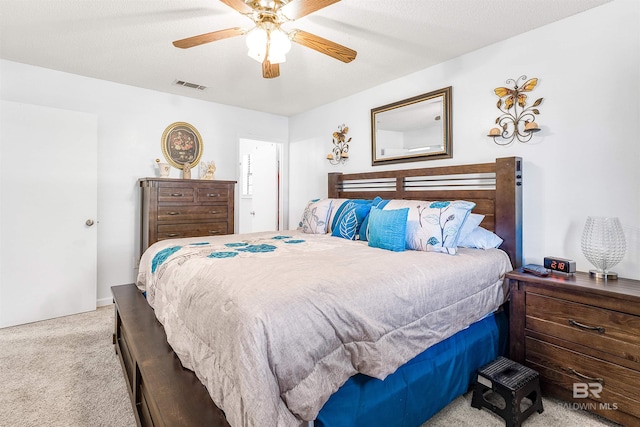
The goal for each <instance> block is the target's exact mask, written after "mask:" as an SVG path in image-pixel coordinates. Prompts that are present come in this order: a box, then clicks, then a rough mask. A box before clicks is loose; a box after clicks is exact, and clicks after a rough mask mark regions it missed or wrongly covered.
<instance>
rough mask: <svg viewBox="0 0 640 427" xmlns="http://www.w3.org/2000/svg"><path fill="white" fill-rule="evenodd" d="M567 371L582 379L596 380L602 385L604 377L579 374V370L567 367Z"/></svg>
mask: <svg viewBox="0 0 640 427" xmlns="http://www.w3.org/2000/svg"><path fill="white" fill-rule="evenodd" d="M569 372H570V373H571V374H573V375H575V376H576V377H578V378H580V379H583V380H587V381H591V382H594V381H595V382H598V383H600V384H602V385H604V379H603V378H595V377H590V376H588V375H585V374H581V373H580V372H578V371H576V370H575V369H573V368H569Z"/></svg>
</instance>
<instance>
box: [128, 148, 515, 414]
mask: <svg viewBox="0 0 640 427" xmlns="http://www.w3.org/2000/svg"><path fill="white" fill-rule="evenodd" d="M521 182H522V172H521V159H519V158H505V159H497V160H496V162H495V163H484V164H473V165H462V166H448V167H437V168H426V169H411V170H403V171H386V172H369V173H363V174H334V173H332V174H330V175H329V191H328V198H327V199H326V200H324V201H323V202H324V203H325V205H326V204H332V203H334V202H335V203H336V205H337V204H338V203H339V204H340V206H345V201H367V205H368V206H369V209H370V211H368V212H370V214H369V215H363V217H362V218H360V223H362V222H363V220H364V219H369V218H370V219H369V221H370V222H369V224H368V226H366V227H364V225H363V227H364V230H368V231H370V233H371V234H370V235H369V234H366V235H363V234H360V237H361V239H360V240H350V239H346V238H340V237H336V236H333V235H332V234H335V233H331V234H327V233H310V232H308V230H305V227H301V229H300V230H288V231H286V232H265V233H252V234H248V235H229V236H218V237H215V238H213V237H202V238H190V239H174V240H167V241H161V242H158V243H156V244H154V245H153V246H152V247H150V248H149V250H147V251H146V252H145V254H143V257H142V259H141V262H140V273H139V276H138V281H137V285H138V287H139V289H140V291H141V292H144V293H145V295H146V301H147V302H148V304H149V305H150V306H151V307H153V309H154V312H155V316H156V317H157V319H158V321H159V322H160V324H162V325H163V328H164V332H165V333H166V337H167V341H168V343H169V344H170V345H171V348H172V349H173V351H174V352H175V353H176V355H177V357H178V358H179V360H180V362H181V364H182V366H184V367H185V368H188V369H189V370H192V371H193V372H194V373H195V375H196V376H197V377H198V379H199V381H200V382H201V383H202V384H204V385H205V386H206V388H207V390H208V393H209V394H210V396H211V398H212V400H213V401H214V402H215V403H216V405H217V406H218V407H220V408H221V409H222V410H223V411H224V413H225V415H226V418H227V421H228V422H229V423H230V424H231V425H232V426H265V425H273V426H299V425H301V424H303V423H304V422H306V421H313V420H315V424H316V425H318V426H337V425H345V426H347V425H349V426H352V425H383V424H384V425H385V426H391V425H407V426H411V425H419V424H420V423H422V422H423V421H424V420H425V419H426V418H428V417H429V416H431V415H432V414H433V413H435V412H437V410H439V409H440V408H441V407H443V406H444V405H446V403H448V402H449V401H450V400H452V399H453V398H455V397H457V396H458V395H459V394H461V393H463V392H464V391H466V390H467V388H468V387H469V383H470V380H471V377H472V374H473V372H474V371H475V369H477V368H478V367H479V366H481V365H482V364H484V363H487V362H488V361H490V360H492V359H493V358H494V357H495V356H496V355H497V354H498V353H499V352H500V348H501V347H502V346H503V345H502V344H501V343H502V342H503V338H504V336H505V332H504V324H505V322H504V319H503V314H499V312H500V308H501V306H502V304H503V303H504V302H505V301H506V293H505V289H504V287H503V278H504V274H505V273H506V272H507V271H509V270H511V269H512V268H513V267H516V266H519V264H520V252H521V218H520V217H521ZM376 200H378V201H380V200H383V201H386V203H387V204H386V206H385V207H384V208H382V207H380V206H381V205H375V203H379V202H376ZM452 200H453V201H456V202H450V201H452ZM327 201H328V203H327ZM423 201H430V203H432V205H431V207H434V209H436V210H437V211H439V212H445V213H446V215H445V220H446V222H448V221H450V220H451V221H455V218H461V217H463V216H464V217H465V218H467V215H468V214H469V212H471V210H473V212H474V214H475V215H482V216H483V218H482V222H481V225H482V227H483V228H484V229H486V230H488V231H492V232H495V234H497V235H499V236H500V237H501V238H502V240H503V243H502V246H501V249H492V248H490V249H484V250H479V249H470V248H458V247H457V244H455V242H454V244H453V245H451V244H449V245H447V247H446V249H445V247H444V246H445V245H444V242H445V241H447V239H449V237H450V236H449V235H448V232H447V231H445V228H442V227H441V228H442V230H441V231H442V233H441V235H440V237H441V239H440V240H441V242H436V243H438V244H436V243H434V242H431V240H429V245H427V244H426V243H425V242H424V241H422V240H420V241H419V242H418V243H417V244H419V245H423V244H424V250H410V251H403V249H404V243H405V236H408V235H409V234H407V232H406V230H405V229H402V231H401V233H391V234H396V236H395V237H394V238H397V234H400V235H401V237H402V248H398V247H397V246H396V247H395V249H394V247H393V246H392V247H391V248H389V247H387V246H385V245H387V244H388V243H387V242H388V241H389V239H391V238H390V237H389V233H388V231H389V229H390V228H389V227H390V226H389V224H392V225H393V227H392V229H393V230H395V228H396V224H401V223H406V224H409V223H411V221H409V220H408V217H407V215H408V212H411V211H410V210H409V208H404V206H414V208H415V207H416V206H417V208H418V209H422V210H424V209H426V208H425V206H424V202H423ZM458 201H464V202H458ZM394 203H395V205H394ZM416 203H418V204H417V205H416ZM465 203H466V205H465ZM310 206H311V204H310ZM314 206H315V205H314ZM454 206H456V207H457V208H458V209H462V208H463V207H464V209H463V210H462V211H466V212H467V213H466V214H465V215H462V214H460V212H462V211H460V210H458V211H452V210H450V209H453V207H454ZM395 207H397V208H395ZM465 209H466V210H465ZM422 210H421V211H420V212H422ZM307 211H308V212H307V213H310V212H311V211H310V210H309V209H308V210H307ZM328 212H333V213H334V214H335V211H332V210H331V207H330V208H328ZM353 212H356V210H355V208H354V210H353ZM451 212H456V213H455V215H454V214H451ZM313 213H314V215H315V216H317V214H319V211H317V210H315V209H314V210H313ZM401 214H404V217H402V215H401ZM327 215H329V214H327ZM320 216H321V217H322V215H320ZM352 216H353V218H355V217H356V215H355V213H354V214H353V215H352ZM323 218H324V217H323ZM326 218H327V220H326V221H325V222H327V223H328V222H330V221H329V218H330V216H327V217H326ZM341 218H342V215H341ZM398 218H399V219H398ZM354 221H355V220H354ZM394 221H395V222H394ZM321 222H322V221H321ZM356 222H358V221H356ZM414 222H415V221H414ZM463 222H464V220H461V222H460V223H459V224H458V225H459V226H460V227H461V226H462V225H463ZM331 223H332V225H333V226H336V223H335V220H334V221H332V222H331ZM380 224H384V227H383V228H380V227H382V225H380ZM339 225H340V226H342V225H343V223H340V224H339ZM361 225H362V224H361ZM335 229H336V230H337V227H336V228H335ZM362 229H363V228H362V227H361V230H362ZM340 230H342V229H340ZM377 230H382V231H380V232H379V231H377ZM305 231H307V232H305ZM341 232H342V231H341ZM449 234H450V233H449ZM364 240H366V241H364ZM396 240H397V239H396ZM436 240H438V239H436ZM448 241H449V242H451V240H448ZM374 242H376V243H374ZM377 242H381V245H382V246H381V245H380V244H378V243H377ZM407 242H408V241H407ZM440 243H442V244H441V245H440ZM407 244H408V243H407ZM381 248H382V249H381ZM443 252H444V253H443ZM452 252H453V253H456V254H455V255H452ZM212 326H213V327H212ZM427 397H428V398H427ZM425 400H426V401H428V402H429V403H428V404H426V405H425V404H424V401H425ZM354 402H360V403H358V404H355V403H354ZM385 416H386V417H388V418H389V420H385V421H384V422H383V424H380V422H382V421H381V420H382V419H383V418H381V417H385Z"/></svg>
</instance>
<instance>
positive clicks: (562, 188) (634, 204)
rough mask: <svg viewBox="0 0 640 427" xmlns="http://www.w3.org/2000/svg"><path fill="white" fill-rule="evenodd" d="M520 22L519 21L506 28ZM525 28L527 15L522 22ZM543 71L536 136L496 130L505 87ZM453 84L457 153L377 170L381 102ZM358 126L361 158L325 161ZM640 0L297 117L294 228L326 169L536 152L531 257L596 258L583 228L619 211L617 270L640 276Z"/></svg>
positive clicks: (530, 198) (528, 209)
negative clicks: (585, 246)
mask: <svg viewBox="0 0 640 427" xmlns="http://www.w3.org/2000/svg"><path fill="white" fill-rule="evenodd" d="M505 25H508V24H505ZM513 25H517V18H515V19H514V24H513ZM523 74H526V75H527V77H529V78H533V77H537V78H538V79H539V83H538V86H537V87H536V88H535V89H534V91H533V92H531V97H532V98H533V99H537V98H538V97H543V98H544V102H543V103H542V105H540V107H539V109H540V112H541V114H540V116H539V118H538V120H537V121H538V122H539V124H540V125H541V128H542V131H541V132H539V133H537V134H536V135H535V136H534V139H533V140H532V142H530V143H528V144H522V143H519V142H515V143H513V144H512V145H510V146H507V147H501V146H497V145H496V144H494V143H493V142H492V140H491V139H490V138H488V137H486V134H487V132H488V130H489V129H490V128H491V127H494V121H495V118H496V117H498V116H499V115H500V112H499V111H498V109H497V108H496V102H497V100H498V98H497V97H496V95H495V94H494V93H493V89H494V88H496V87H498V86H503V85H504V84H505V80H506V79H508V78H513V79H517V78H518V77H520V76H521V75H523ZM446 86H453V156H454V157H453V159H446V160H432V161H426V162H415V163H405V164H401V165H399V166H398V165H389V166H376V167H372V166H371V153H370V150H371V142H370V141H371V135H370V117H369V116H370V110H371V108H375V107H378V106H380V105H385V104H388V103H391V102H394V101H399V100H401V99H405V98H409V97H412V96H415V95H418V94H420V93H425V92H428V91H432V90H436V89H439V88H443V87H446ZM343 123H345V124H346V125H347V126H348V127H349V136H350V137H352V138H353V139H352V142H351V144H350V149H349V157H350V160H349V162H348V163H347V164H345V165H343V166H331V165H330V164H329V162H327V161H326V160H324V159H325V157H326V154H327V153H328V152H329V150H330V147H331V135H332V133H333V132H334V131H335V130H337V128H338V126H339V125H341V124H343ZM639 123H640V2H638V1H637V0H614V1H613V2H612V3H608V4H605V5H603V6H601V7H598V8H595V9H592V10H589V11H587V12H584V13H582V14H579V15H576V16H573V17H570V18H567V19H564V20H562V21H559V22H557V23H554V24H551V25H548V26H545V27H543V28H540V29H537V30H534V31H530V32H528V33H525V34H523V35H520V36H518V37H514V38H512V39H509V40H506V41H504V42H500V43H497V44H494V45H491V46H489V47H486V48H484V49H481V50H478V51H475V52H472V53H469V54H467V55H464V56H461V57H458V58H456V59H454V60H451V61H448V62H446V63H443V64H440V65H437V66H434V67H431V68H428V69H425V70H423V71H420V72H418V73H415V74H412V75H409V76H406V77H404V78H402V79H398V80H395V81H391V82H388V83H386V84H383V85H380V86H378V87H375V88H373V89H371V90H367V91H365V92H361V93H359V94H356V95H353V96H350V97H348V98H344V99H341V100H339V101H337V102H334V103H331V104H327V105H324V106H322V107H319V108H317V109H314V110H312V111H308V112H305V113H303V114H299V115H297V116H294V117H292V118H291V119H290V125H289V135H290V139H289V144H290V172H291V177H292V179H291V182H290V199H289V202H290V225H291V226H295V225H296V224H297V222H298V220H299V218H300V216H301V215H302V211H303V209H304V206H305V205H306V203H307V201H308V200H309V199H312V198H316V197H323V196H326V194H327V182H326V174H327V172H331V171H342V172H345V173H349V172H361V171H367V170H384V169H393V168H398V167H401V168H416V167H429V166H438V165H448V164H464V163H476V162H485V161H492V159H494V158H496V157H508V156H521V157H522V158H523V160H524V188H523V192H524V213H523V215H524V236H523V241H524V249H523V252H524V254H523V255H524V261H525V262H527V263H532V262H533V263H542V258H543V257H544V256H548V255H551V256H561V257H567V258H572V259H575V260H576V261H577V264H578V265H577V266H578V270H583V271H585V270H588V269H590V268H592V266H591V265H590V264H589V263H588V261H587V260H586V259H585V258H584V257H583V255H582V251H581V249H580V236H581V233H582V228H583V225H584V222H585V220H586V217H587V216H588V215H601V216H618V217H620V220H621V221H622V224H623V227H624V230H625V234H626V239H627V254H626V256H625V259H624V260H623V262H622V263H620V264H619V265H618V266H617V267H616V268H614V271H617V272H618V273H619V274H620V275H621V276H622V277H630V278H635V279H640V166H639V164H640V163H639V161H640V141H639V139H640V124H639Z"/></svg>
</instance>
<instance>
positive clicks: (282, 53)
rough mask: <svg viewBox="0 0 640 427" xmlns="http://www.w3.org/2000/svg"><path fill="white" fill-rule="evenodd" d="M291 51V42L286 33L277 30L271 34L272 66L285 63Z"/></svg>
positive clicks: (270, 60)
mask: <svg viewBox="0 0 640 427" xmlns="http://www.w3.org/2000/svg"><path fill="white" fill-rule="evenodd" d="M290 50H291V40H289V36H288V35H287V34H286V33H285V32H284V31H282V30H281V29H279V28H277V29H275V30H273V31H271V32H270V33H269V62H271V63H272V64H281V63H283V62H285V61H286V60H287V58H286V55H287V53H289V51H290Z"/></svg>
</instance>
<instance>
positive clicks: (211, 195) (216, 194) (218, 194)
mask: <svg viewBox="0 0 640 427" xmlns="http://www.w3.org/2000/svg"><path fill="white" fill-rule="evenodd" d="M207 197H220V193H207Z"/></svg>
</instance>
